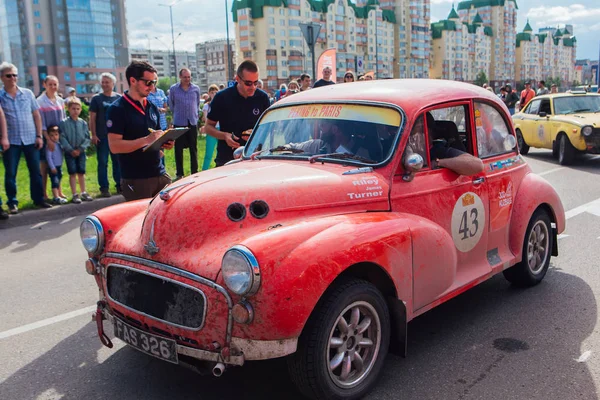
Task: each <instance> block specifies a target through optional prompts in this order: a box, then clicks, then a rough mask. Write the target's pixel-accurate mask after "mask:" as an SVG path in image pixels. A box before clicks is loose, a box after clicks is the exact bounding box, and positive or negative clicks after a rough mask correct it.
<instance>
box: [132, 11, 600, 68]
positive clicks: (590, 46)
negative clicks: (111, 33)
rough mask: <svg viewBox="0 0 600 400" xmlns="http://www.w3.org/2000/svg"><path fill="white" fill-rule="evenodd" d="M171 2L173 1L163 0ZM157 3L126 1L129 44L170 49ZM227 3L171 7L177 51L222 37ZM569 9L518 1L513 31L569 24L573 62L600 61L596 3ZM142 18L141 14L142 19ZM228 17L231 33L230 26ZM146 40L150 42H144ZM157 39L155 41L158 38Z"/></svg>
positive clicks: (435, 15)
mask: <svg viewBox="0 0 600 400" xmlns="http://www.w3.org/2000/svg"><path fill="white" fill-rule="evenodd" d="M163 1H164V3H165V4H172V3H173V0H163ZM163 1H160V0H158V1H156V0H127V1H126V2H125V5H126V7H127V21H128V30H129V43H130V46H131V47H148V44H150V47H151V48H152V49H163V50H164V49H166V48H167V45H168V46H169V48H170V46H171V24H170V19H169V9H168V8H167V7H161V6H159V5H158V4H159V3H161V2H163ZM225 1H227V4H228V6H229V9H231V2H232V0H180V1H178V2H176V5H175V6H174V7H173V23H174V31H175V36H177V35H178V34H179V32H181V33H182V35H181V36H180V37H179V38H178V39H177V40H176V41H175V49H176V50H189V51H193V50H194V45H195V43H199V42H203V41H205V40H210V39H218V38H224V37H225V34H226V30H225ZM574 1H575V3H574V4H571V5H566V4H568V1H565V0H526V1H525V0H521V1H519V0H517V5H518V6H519V11H518V14H517V15H518V20H517V32H521V31H522V30H523V27H524V26H525V23H526V22H527V19H528V18H529V23H530V24H531V27H532V28H533V30H534V32H537V31H538V29H539V28H543V27H546V26H559V27H560V26H564V25H565V24H572V25H573V26H574V31H575V36H576V37H577V58H591V59H596V60H597V59H598V55H599V52H600V50H599V48H600V1H598V0H574ZM453 3H454V4H458V1H453V0H431V21H432V22H435V21H438V20H440V19H445V18H446V17H447V16H448V14H449V12H450V9H451V8H452V4H453ZM140 15H142V16H140ZM229 18H230V29H229V30H230V35H231V37H234V34H233V23H232V22H231V13H229ZM148 37H149V38H150V41H149V40H148ZM155 37H158V38H159V40H156V39H155Z"/></svg>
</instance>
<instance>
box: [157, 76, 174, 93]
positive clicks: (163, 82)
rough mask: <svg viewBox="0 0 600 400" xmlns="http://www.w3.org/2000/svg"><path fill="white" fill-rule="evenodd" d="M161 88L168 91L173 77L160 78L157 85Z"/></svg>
mask: <svg viewBox="0 0 600 400" xmlns="http://www.w3.org/2000/svg"><path fill="white" fill-rule="evenodd" d="M156 86H157V87H158V88H159V89H162V90H163V91H164V92H165V93H167V92H168V91H169V88H170V87H171V78H169V77H165V78H160V79H159V80H158V85H156Z"/></svg>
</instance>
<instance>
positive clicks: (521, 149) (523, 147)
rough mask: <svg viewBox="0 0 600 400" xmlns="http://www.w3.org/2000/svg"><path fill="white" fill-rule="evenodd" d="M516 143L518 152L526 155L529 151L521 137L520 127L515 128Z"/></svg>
mask: <svg viewBox="0 0 600 400" xmlns="http://www.w3.org/2000/svg"><path fill="white" fill-rule="evenodd" d="M517 144H518V145H519V152H520V153H521V154H523V155H524V156H526V155H527V153H529V146H528V145H527V143H525V139H524V138H523V134H522V133H521V130H520V129H517Z"/></svg>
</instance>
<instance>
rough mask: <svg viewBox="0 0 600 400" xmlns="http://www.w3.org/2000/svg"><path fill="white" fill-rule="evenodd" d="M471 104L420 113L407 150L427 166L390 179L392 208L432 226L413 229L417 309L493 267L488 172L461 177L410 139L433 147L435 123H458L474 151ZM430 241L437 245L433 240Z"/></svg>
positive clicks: (467, 145) (468, 149)
mask: <svg viewBox="0 0 600 400" xmlns="http://www.w3.org/2000/svg"><path fill="white" fill-rule="evenodd" d="M470 104H471V103H470V102H469V101H463V102H453V103H448V104H444V105H440V106H437V107H435V108H431V109H426V110H423V111H422V112H421V113H420V114H419V115H418V116H417V118H416V119H415V121H416V123H415V124H413V126H412V129H411V133H410V136H409V139H408V144H407V146H406V148H405V155H408V154H410V153H414V152H416V153H420V154H422V155H423V156H424V160H425V167H424V168H423V169H422V170H421V171H419V172H417V173H416V174H415V176H414V179H412V180H411V181H410V182H407V181H405V180H403V178H402V174H401V173H399V174H397V175H396V176H395V177H394V182H393V184H392V190H391V195H390V197H391V199H390V200H391V205H392V210H393V211H395V212H404V213H408V214H412V215H416V216H419V217H422V218H424V219H425V220H427V221H429V222H431V227H430V226H429V224H427V225H425V224H423V225H419V226H415V228H414V229H415V230H414V231H413V232H412V235H413V311H414V312H418V310H419V309H421V308H424V307H426V306H427V305H429V304H431V303H432V302H434V301H436V300H438V299H441V298H443V297H444V296H445V295H446V294H449V293H451V292H454V291H455V290H457V289H459V288H461V287H464V286H466V285H468V284H469V283H470V282H472V281H474V280H476V279H477V278H479V277H481V276H484V275H486V274H488V273H489V272H491V268H490V267H489V264H488V263H487V261H486V251H487V232H488V231H487V229H486V227H487V224H488V220H487V213H488V207H489V201H488V190H487V183H486V181H485V177H483V176H474V177H469V176H459V175H457V174H456V173H454V172H453V171H451V170H449V169H445V168H435V165H434V166H432V161H434V160H431V155H430V152H429V151H426V152H423V150H415V149H413V148H412V146H414V145H413V144H412V143H417V144H418V143H424V144H425V148H426V149H431V147H432V146H433V141H432V138H433V134H434V131H435V126H436V124H438V123H439V125H440V126H441V125H444V124H446V125H447V124H448V123H454V124H455V125H456V127H457V128H458V127H460V128H461V129H464V131H465V141H466V143H462V144H463V145H465V147H466V150H467V152H469V153H471V154H473V153H474V152H475V151H476V150H475V149H476V146H475V145H474V144H473V143H474V142H473V137H474V132H473V123H472V118H471V117H470V111H469V110H470V107H471V106H470ZM442 121H443V122H442ZM413 136H415V138H416V139H413ZM456 145H457V146H459V145H460V144H459V143H457V144H456ZM417 147H422V146H419V145H417ZM400 172H402V171H400ZM424 236H427V239H431V238H432V237H433V236H435V238H434V239H435V240H431V241H428V240H426V239H425V238H424ZM432 242H433V243H435V245H434V246H435V247H432V246H431V245H430V244H431V243H432ZM424 243H426V244H425V245H424ZM448 249H449V250H448Z"/></svg>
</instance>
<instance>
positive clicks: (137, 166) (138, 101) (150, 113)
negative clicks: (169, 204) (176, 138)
mask: <svg viewBox="0 0 600 400" xmlns="http://www.w3.org/2000/svg"><path fill="white" fill-rule="evenodd" d="M125 76H126V77H127V83H129V90H128V91H126V92H125V93H124V94H123V96H122V97H121V98H119V99H118V100H117V101H115V102H114V103H113V104H111V105H110V107H109V108H108V111H107V117H106V127H107V130H108V144H109V146H110V150H111V151H112V152H113V153H115V154H118V156H119V163H120V164H121V189H122V191H123V197H125V200H126V201H131V200H139V199H144V198H148V197H153V196H154V195H156V193H158V192H159V191H160V190H161V189H162V188H164V187H165V186H166V185H168V184H169V183H171V177H170V176H169V175H168V174H167V172H166V170H165V167H164V165H163V164H162V163H161V162H160V156H161V155H160V148H159V149H155V148H151V149H148V151H143V148H144V147H146V146H148V145H151V144H152V143H154V142H155V141H156V140H157V139H158V138H160V137H161V136H162V135H163V133H164V132H163V131H162V130H161V129H160V112H159V111H158V108H157V107H156V106H155V105H154V104H152V103H151V102H149V101H147V99H146V97H148V94H149V93H150V91H151V89H152V87H153V86H156V82H157V80H158V77H157V74H156V69H155V68H154V67H153V66H152V65H150V64H149V63H147V62H145V61H135V60H134V61H132V62H131V63H130V64H129V66H128V67H127V69H126V70H125ZM162 148H164V149H171V148H173V141H172V140H171V141H167V142H165V143H163V145H162Z"/></svg>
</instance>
